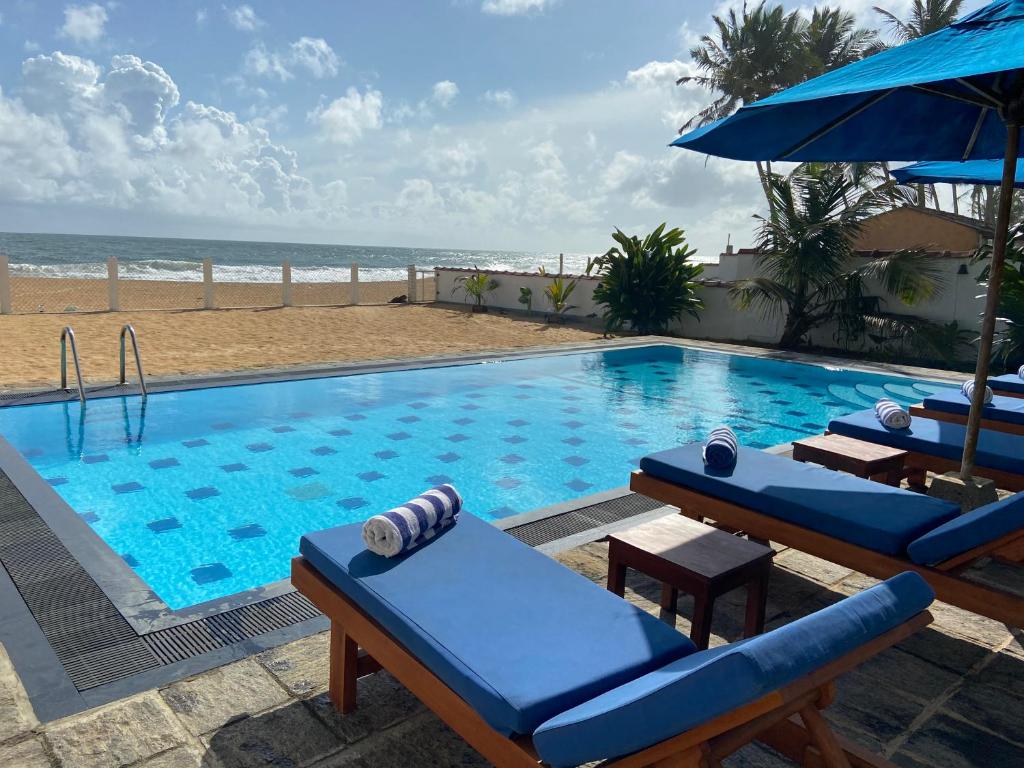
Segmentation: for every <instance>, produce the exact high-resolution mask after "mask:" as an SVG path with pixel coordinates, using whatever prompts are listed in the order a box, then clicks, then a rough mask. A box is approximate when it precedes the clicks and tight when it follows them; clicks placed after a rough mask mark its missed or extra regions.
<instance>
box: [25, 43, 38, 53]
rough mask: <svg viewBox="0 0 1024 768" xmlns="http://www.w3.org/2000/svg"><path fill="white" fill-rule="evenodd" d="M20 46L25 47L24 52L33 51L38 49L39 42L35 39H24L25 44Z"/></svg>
mask: <svg viewBox="0 0 1024 768" xmlns="http://www.w3.org/2000/svg"><path fill="white" fill-rule="evenodd" d="M22 48H24V49H25V52H26V53H35V52H36V51H38V50H39V43H37V42H36V41H35V40H26V41H25V44H24V45H22Z"/></svg>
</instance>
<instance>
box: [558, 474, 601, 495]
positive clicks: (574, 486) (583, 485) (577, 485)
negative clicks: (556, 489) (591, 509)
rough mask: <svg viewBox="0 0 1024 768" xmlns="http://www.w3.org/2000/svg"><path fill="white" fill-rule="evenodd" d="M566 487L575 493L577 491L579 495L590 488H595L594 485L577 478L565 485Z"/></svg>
mask: <svg viewBox="0 0 1024 768" xmlns="http://www.w3.org/2000/svg"><path fill="white" fill-rule="evenodd" d="M565 486H566V487H567V488H569V489H571V490H573V491H576V492H577V493H582V492H583V491H585V490H587V489H588V488H593V487H594V484H593V483H588V482H586V481H585V480H580V479H579V478H578V477H577V478H576V479H575V480H570V481H569V482H568V483H566V484H565Z"/></svg>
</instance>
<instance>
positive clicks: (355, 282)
mask: <svg viewBox="0 0 1024 768" xmlns="http://www.w3.org/2000/svg"><path fill="white" fill-rule="evenodd" d="M349 290H350V291H351V293H350V295H349V304H358V303H359V265H358V264H353V265H352V277H351V278H350V281H349Z"/></svg>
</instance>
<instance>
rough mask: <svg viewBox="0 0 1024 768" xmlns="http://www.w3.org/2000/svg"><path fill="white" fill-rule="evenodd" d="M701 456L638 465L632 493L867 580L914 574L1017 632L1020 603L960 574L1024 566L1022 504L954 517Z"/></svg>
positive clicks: (681, 451) (897, 494)
mask: <svg viewBox="0 0 1024 768" xmlns="http://www.w3.org/2000/svg"><path fill="white" fill-rule="evenodd" d="M917 421H918V420H915V422H914V423H915V424H916V423H917ZM700 448H701V446H700V445H699V444H697V443H692V444H690V445H686V446H683V447H681V448H674V449H672V450H668V451H662V452H660V453H655V454H651V455H650V456H646V457H644V458H643V459H642V460H641V462H640V470H639V471H637V472H634V473H633V476H632V478H631V482H630V488H632V489H633V490H634V491H636V492H638V493H642V494H644V495H645V496H649V497H651V498H653V499H657V500H658V501H662V502H664V503H666V504H671V505H673V506H676V507H679V508H680V509H681V510H682V511H683V513H684V514H686V515H688V516H690V517H694V518H697V519H703V518H705V517H707V518H711V519H712V520H714V521H715V522H716V523H717V524H719V525H723V526H727V527H729V528H733V529H736V530H741V531H744V532H746V533H747V534H749V535H750V536H753V537H756V538H758V539H767V540H771V541H776V542H779V543H780V544H784V545H786V546H790V547H793V548H795V549H799V550H801V551H803V552H807V553H809V554H812V555H816V556H817V557H821V558H823V559H825V560H829V561H831V562H833V563H838V564H840V565H844V566H846V567H848V568H853V569H855V570H858V571H860V572H862V573H866V574H868V575H869V576H874V577H876V578H881V579H884V578H889V577H890V576H892V575H894V574H897V573H901V572H903V571H908V570H910V571H916V572H917V573H918V574H920V575H921V576H922V577H924V579H925V580H926V581H927V582H928V583H929V584H930V585H931V586H932V588H933V589H934V590H935V592H936V594H937V595H938V597H939V599H940V600H944V601H945V602H947V603H952V604H954V605H958V606H960V607H961V608H964V609H966V610H969V611H973V612H974V613H978V614H982V615H984V616H990V617H992V618H993V619H996V620H998V621H1002V622H1005V623H1007V624H1011V625H1013V626H1016V627H1022V626H1024V598H1022V597H1021V596H1020V595H1017V594H1014V593H1011V592H1007V591H1003V590H1000V589H997V588H995V587H990V586H984V585H982V584H979V583H976V582H973V581H970V580H968V579H967V578H965V577H964V576H963V575H962V571H963V570H964V569H966V568H967V567H969V566H970V565H971V564H972V563H974V562H975V561H976V560H978V559H979V558H981V557H999V558H1001V559H1005V560H1007V561H1010V562H1013V563H1019V562H1020V561H1021V560H1024V495H1022V494H1018V495H1016V496H1010V497H1008V498H1006V499H1003V500H1002V501H998V502H995V503H993V504H989V505H986V506H984V507H979V508H978V509H975V510H973V511H971V512H968V513H967V514H964V515H960V514H959V510H958V508H957V507H955V506H954V505H952V504H950V503H949V502H945V501H941V500H939V499H933V498H930V497H928V496H924V495H922V494H919V493H914V492H913V491H907V490H903V489H900V488H893V487H891V486H888V485H883V484H881V483H875V482H872V481H870V480H864V479H861V478H858V477H853V476H852V475H846V474H842V473H839V472H834V471H832V470H829V469H825V468H823V467H818V466H814V465H811V464H801V463H800V462H796V461H792V460H791V459H788V458H786V457H784V456H777V455H772V454H767V453H764V452H763V451H757V450H754V449H751V448H742V449H741V450H740V456H739V458H738V459H737V462H736V465H735V467H734V468H732V469H730V470H728V471H725V472H716V471H713V470H709V469H707V468H706V467H705V466H704V463H703V462H702V461H701V456H700Z"/></svg>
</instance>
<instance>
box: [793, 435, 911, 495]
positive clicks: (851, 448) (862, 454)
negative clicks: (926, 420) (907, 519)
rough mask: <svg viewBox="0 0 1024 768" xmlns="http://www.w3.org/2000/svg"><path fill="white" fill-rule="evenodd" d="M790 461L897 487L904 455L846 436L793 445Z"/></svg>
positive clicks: (833, 436) (813, 438)
mask: <svg viewBox="0 0 1024 768" xmlns="http://www.w3.org/2000/svg"><path fill="white" fill-rule="evenodd" d="M793 458H794V459H796V460H797V461H810V462H813V463H815V464H821V465H822V466H823V467H828V468H829V469H835V470H838V471H840V472H849V473H850V474H851V475H856V476H857V477H864V478H868V479H870V480H877V481H878V482H881V483H886V484H887V485H895V486H897V487H898V486H899V484H900V480H902V479H903V477H904V475H905V474H906V473H905V471H904V462H905V461H906V458H907V452H906V451H903V450H900V449H899V448H890V447H889V446H886V445H875V444H874V443H868V442H865V441H863V440H857V439H855V438H852V437H846V436H845V435H815V436H814V437H807V438H804V439H803V440H796V441H795V442H794V443H793Z"/></svg>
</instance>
